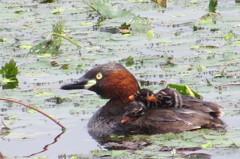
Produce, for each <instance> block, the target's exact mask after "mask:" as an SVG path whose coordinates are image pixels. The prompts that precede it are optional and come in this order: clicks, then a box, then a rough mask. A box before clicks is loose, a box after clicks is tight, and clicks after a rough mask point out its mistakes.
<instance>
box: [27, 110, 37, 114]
mask: <svg viewBox="0 0 240 159" xmlns="http://www.w3.org/2000/svg"><path fill="white" fill-rule="evenodd" d="M27 112H28V113H29V114H35V113H36V112H37V111H35V110H32V109H29V110H28V111H27Z"/></svg>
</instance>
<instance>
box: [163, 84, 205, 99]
mask: <svg viewBox="0 0 240 159" xmlns="http://www.w3.org/2000/svg"><path fill="white" fill-rule="evenodd" d="M167 87H170V88H174V89H176V90H177V91H179V92H180V93H181V94H182V95H190V96H192V97H195V98H198V99H202V96H201V95H200V94H198V93H197V92H195V91H193V90H192V89H191V88H190V87H189V86H187V85H178V84H168V85H167Z"/></svg>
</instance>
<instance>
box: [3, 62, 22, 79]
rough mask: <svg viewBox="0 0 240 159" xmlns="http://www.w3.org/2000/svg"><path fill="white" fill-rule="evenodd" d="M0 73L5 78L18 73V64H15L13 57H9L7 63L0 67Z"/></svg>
mask: <svg viewBox="0 0 240 159" xmlns="http://www.w3.org/2000/svg"><path fill="white" fill-rule="evenodd" d="M0 74H1V75H2V76H3V77H6V78H10V77H16V75H17V74H18V66H17V65H16V62H15V61H14V59H11V60H10V61H9V62H8V63H6V64H5V65H4V66H2V67H1V70H0Z"/></svg>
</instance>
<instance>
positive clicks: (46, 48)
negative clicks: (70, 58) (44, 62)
mask: <svg viewBox="0 0 240 159" xmlns="http://www.w3.org/2000/svg"><path fill="white" fill-rule="evenodd" d="M61 44H62V40H60V39H57V40H53V39H50V40H46V41H43V42H41V43H39V44H37V45H35V46H33V47H32V48H31V49H30V50H29V52H28V53H29V54H59V49H60V46H61Z"/></svg>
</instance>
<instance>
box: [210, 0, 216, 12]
mask: <svg viewBox="0 0 240 159" xmlns="http://www.w3.org/2000/svg"><path fill="white" fill-rule="evenodd" d="M217 4H218V0H210V1H209V5H208V11H209V12H213V13H216V7H217Z"/></svg>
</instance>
